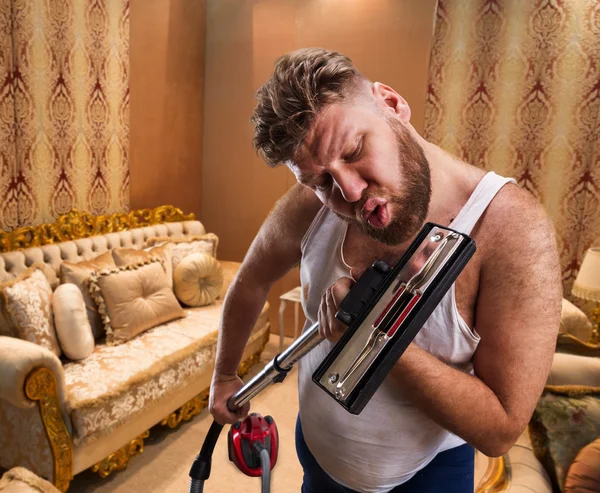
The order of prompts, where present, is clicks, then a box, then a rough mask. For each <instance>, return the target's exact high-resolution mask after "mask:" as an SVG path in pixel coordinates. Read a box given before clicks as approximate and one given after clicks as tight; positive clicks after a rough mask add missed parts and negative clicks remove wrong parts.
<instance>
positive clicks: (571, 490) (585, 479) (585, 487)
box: [565, 438, 600, 493]
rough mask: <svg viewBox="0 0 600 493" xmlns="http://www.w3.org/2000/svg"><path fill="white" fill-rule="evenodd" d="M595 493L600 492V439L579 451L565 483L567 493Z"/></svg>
mask: <svg viewBox="0 0 600 493" xmlns="http://www.w3.org/2000/svg"><path fill="white" fill-rule="evenodd" d="M594 491H596V492H598V491H600V438H598V439H596V440H594V441H593V442H592V443H590V444H589V445H586V446H585V447H583V449H581V450H580V451H579V453H578V454H577V457H575V460H574V461H573V463H572V464H571V467H569V472H568V473H567V479H566V481H565V493H590V492H594Z"/></svg>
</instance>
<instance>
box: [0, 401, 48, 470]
mask: <svg viewBox="0 0 600 493" xmlns="http://www.w3.org/2000/svg"><path fill="white" fill-rule="evenodd" d="M0 444H3V446H1V447H0V464H1V465H2V467H4V468H6V469H10V468H11V467H14V466H22V467H26V468H27V469H29V470H30V471H33V472H35V473H36V474H37V475H38V476H42V477H45V478H51V477H52V475H53V472H52V463H53V461H52V451H51V450H50V445H49V444H48V438H47V436H46V430H44V427H43V425H42V420H41V419H40V411H39V409H38V407H37V406H34V407H30V408H28V409H23V408H20V407H17V406H13V405H12V404H11V403H10V402H7V401H5V400H4V399H0ZM5 444H10V446H8V447H7V446H5Z"/></svg>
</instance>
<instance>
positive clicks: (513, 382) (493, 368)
mask: <svg viewBox="0 0 600 493" xmlns="http://www.w3.org/2000/svg"><path fill="white" fill-rule="evenodd" d="M522 193H524V192H520V194H521V195H520V200H523V202H522V203H521V204H519V205H521V206H522V207H518V206H517V207H516V208H515V204H514V203H513V204H512V206H511V208H515V210H519V217H518V218H511V219H510V221H518V222H517V223H514V224H511V225H503V224H501V223H500V222H497V223H496V224H494V220H493V219H492V220H491V221H490V222H491V225H492V226H495V227H497V231H498V234H496V235H491V237H490V240H491V241H492V242H494V243H495V244H496V247H494V248H492V249H491V250H489V251H490V252H491V254H490V255H487V256H486V258H485V259H484V262H483V265H482V269H481V273H480V284H479V286H480V288H479V295H478V298H477V304H476V317H475V328H476V330H477V332H478V333H479V335H480V336H481V341H480V343H479V346H478V348H477V350H476V352H475V355H474V369H475V376H472V375H468V374H466V373H463V372H461V371H459V370H456V369H454V368H451V367H450V366H448V365H446V364H445V363H443V362H441V361H439V360H438V359H436V358H435V357H433V356H431V355H430V354H429V353H427V352H425V351H423V350H421V349H420V348H418V347H416V346H414V345H411V347H410V348H409V350H407V351H406V352H405V353H404V355H403V356H402V357H401V358H400V360H399V362H398V364H397V365H396V367H395V368H394V369H393V370H392V375H394V377H395V378H396V380H397V381H398V382H399V384H400V385H401V387H402V388H403V389H405V390H406V391H407V392H408V393H409V395H410V396H411V398H412V399H413V401H414V403H415V404H416V405H417V407H419V408H420V409H421V410H422V411H423V412H425V413H426V414H428V415H429V416H430V417H431V418H432V419H433V420H434V421H436V422H437V423H439V424H440V425H442V426H444V427H445V428H446V429H448V430H450V431H452V432H453V433H455V434H456V435H458V436H460V437H461V438H463V439H464V440H466V441H467V442H469V443H470V444H471V445H473V446H474V447H476V448H477V449H479V450H480V451H482V452H483V453H485V454H487V455H490V456H498V455H501V454H503V453H505V452H506V451H508V449H509V448H510V447H511V446H512V445H513V444H514V442H515V441H516V439H517V438H518V437H519V435H520V434H521V433H522V431H523V430H524V428H525V426H526V425H527V423H528V422H529V419H530V418H531V415H532V413H533V410H534V408H535V405H536V402H537V400H538V399H539V396H540V394H541V392H542V389H543V387H544V384H545V382H546V379H547V375H548V372H549V370H550V366H551V363H552V357H553V353H554V349H555V345H556V335H557V331H558V326H559V321H560V309H561V298H562V286H561V276H560V265H559V259H558V254H557V251H556V244H555V236H554V228H553V226H552V224H551V222H550V220H549V218H548V217H547V215H546V213H545V212H544V211H543V210H542V208H541V206H539V204H535V203H533V202H532V201H533V200H534V199H533V198H532V197H530V198H528V197H525V196H523V195H522ZM493 215H494V214H492V216H493ZM496 217H499V215H498V216H496Z"/></svg>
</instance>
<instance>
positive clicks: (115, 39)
mask: <svg viewBox="0 0 600 493" xmlns="http://www.w3.org/2000/svg"><path fill="white" fill-rule="evenodd" d="M0 1H1V2H2V7H1V8H2V12H0V15H2V25H1V28H2V36H3V38H2V39H3V40H4V39H5V38H6V32H7V30H8V31H10V36H9V38H10V37H12V43H13V46H12V55H10V53H9V51H10V49H11V47H10V46H8V43H6V45H5V44H4V43H3V45H2V52H1V53H0V56H4V55H5V54H7V53H8V54H9V56H8V60H11V59H12V62H13V63H12V66H11V65H10V64H8V63H3V64H2V66H1V67H0V69H1V70H7V72H8V75H6V74H5V73H4V72H2V73H1V74H0V76H2V78H3V79H2V80H3V81H5V80H6V81H7V82H4V84H3V93H2V97H3V99H2V100H1V101H2V106H1V107H0V109H1V111H2V113H1V115H2V130H1V131H2V144H1V146H2V149H1V152H0V158H1V159H2V177H1V178H0V193H2V197H3V208H2V216H1V217H0V219H1V220H2V222H1V223H0V226H1V227H2V228H4V229H12V228H14V227H16V226H23V225H28V226H30V225H37V224H39V223H43V222H48V221H53V220H54V219H55V218H56V217H57V216H58V215H60V214H64V213H66V212H69V211H70V210H71V209H73V208H77V209H79V210H85V211H88V212H90V213H93V214H103V213H112V212H121V211H127V210H128V209H129V166H128V149H129V2H128V0H0ZM9 26H10V28H9ZM5 28H6V29H5ZM2 61H3V62H4V61H5V60H4V59H3V60H2ZM11 69H12V70H11ZM9 94H11V95H12V96H13V98H14V106H13V108H12V115H13V121H12V125H16V137H13V139H12V140H11V139H6V140H5V139H4V137H5V135H7V134H9V135H14V132H13V133H12V134H10V129H11V128H12V127H11V122H10V119H9V118H8V117H9V113H10V109H9V108H8V106H9V100H10V98H9V97H8V95H9ZM15 142H16V156H15V151H11V150H10V149H12V148H13V147H14V145H15ZM11 146H13V147H11ZM5 169H6V170H7V173H6V174H5V172H4V170H5Z"/></svg>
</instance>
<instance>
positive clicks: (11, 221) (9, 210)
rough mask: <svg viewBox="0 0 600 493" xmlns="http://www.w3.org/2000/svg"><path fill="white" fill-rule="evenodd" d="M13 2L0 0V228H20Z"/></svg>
mask: <svg viewBox="0 0 600 493" xmlns="http://www.w3.org/2000/svg"><path fill="white" fill-rule="evenodd" d="M11 2H12V0H0V200H1V202H0V204H1V206H0V228H4V229H14V228H16V227H17V226H18V225H19V210H18V207H19V204H18V199H17V159H16V146H15V90H14V84H13V74H14V65H13V43H12V20H11V19H12V16H11Z"/></svg>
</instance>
